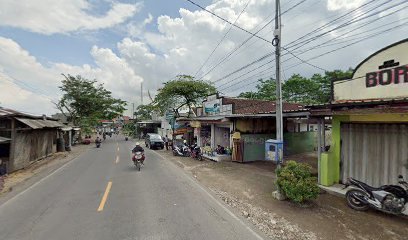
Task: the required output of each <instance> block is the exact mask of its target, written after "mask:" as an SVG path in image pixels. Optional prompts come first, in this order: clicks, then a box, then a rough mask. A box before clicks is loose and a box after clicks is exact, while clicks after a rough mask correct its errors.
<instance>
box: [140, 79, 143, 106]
mask: <svg viewBox="0 0 408 240" xmlns="http://www.w3.org/2000/svg"><path fill="white" fill-rule="evenodd" d="M140 104H141V105H143V82H140Z"/></svg>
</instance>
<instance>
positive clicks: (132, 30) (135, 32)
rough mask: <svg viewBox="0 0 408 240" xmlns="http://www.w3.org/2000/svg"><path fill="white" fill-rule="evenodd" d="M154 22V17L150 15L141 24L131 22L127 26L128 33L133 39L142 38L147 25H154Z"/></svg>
mask: <svg viewBox="0 0 408 240" xmlns="http://www.w3.org/2000/svg"><path fill="white" fill-rule="evenodd" d="M153 20H154V18H153V15H152V14H150V13H149V16H148V17H147V18H145V20H143V22H141V23H135V22H131V23H129V24H128V25H127V31H128V33H129V35H130V36H132V37H140V36H141V34H142V32H143V30H144V29H145V27H146V25H148V24H150V23H152V22H153Z"/></svg>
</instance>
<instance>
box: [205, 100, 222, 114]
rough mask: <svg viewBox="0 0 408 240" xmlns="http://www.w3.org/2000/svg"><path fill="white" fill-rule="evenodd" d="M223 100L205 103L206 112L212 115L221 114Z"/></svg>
mask: <svg viewBox="0 0 408 240" xmlns="http://www.w3.org/2000/svg"><path fill="white" fill-rule="evenodd" d="M220 106H221V99H215V100H212V101H208V102H204V112H205V113H207V114H210V115H214V114H219V113H220Z"/></svg>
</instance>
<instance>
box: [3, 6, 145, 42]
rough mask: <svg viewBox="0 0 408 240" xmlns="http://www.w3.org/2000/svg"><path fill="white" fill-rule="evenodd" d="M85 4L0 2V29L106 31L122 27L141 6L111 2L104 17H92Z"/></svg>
mask: <svg viewBox="0 0 408 240" xmlns="http://www.w3.org/2000/svg"><path fill="white" fill-rule="evenodd" d="M92 7H93V6H92V5H91V4H90V3H88V2H87V1H86V0H19V1H15V0H2V2H1V7H0V26H1V25H2V26H11V27H17V28H22V29H25V30H28V31H32V32H37V33H42V34H47V35H49V34H53V33H69V32H73V31H78V30H96V29H101V28H109V27H112V26H115V25H117V24H120V23H123V22H124V21H126V20H127V19H128V18H129V17H131V16H133V15H134V14H135V13H136V12H138V11H139V10H140V9H141V7H142V4H140V3H137V4H123V3H116V2H113V3H112V6H111V8H110V9H109V11H107V13H106V14H105V15H104V16H92V15H90V14H89V13H88V12H87V11H90V10H92Z"/></svg>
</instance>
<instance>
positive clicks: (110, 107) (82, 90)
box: [55, 74, 126, 129]
mask: <svg viewBox="0 0 408 240" xmlns="http://www.w3.org/2000/svg"><path fill="white" fill-rule="evenodd" d="M63 76H64V78H65V79H64V80H62V86H60V89H61V90H62V92H63V93H64V94H63V96H62V97H61V99H60V100H59V102H58V103H55V105H56V106H57V108H58V109H59V110H60V111H61V112H62V113H63V114H64V115H65V116H66V117H67V118H69V119H70V120H71V121H72V122H73V123H74V124H75V125H79V126H81V127H84V128H86V129H87V128H90V127H93V126H94V125H96V123H97V121H98V120H99V119H113V118H114V117H117V116H118V115H120V114H121V113H122V112H123V111H124V110H125V106H126V102H125V101H122V100H120V99H116V98H113V97H112V96H111V92H110V91H108V90H106V89H105V88H104V86H103V84H97V81H96V80H88V79H85V78H82V77H81V76H79V75H78V76H76V77H74V76H71V75H69V74H68V75H64V74H63Z"/></svg>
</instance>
